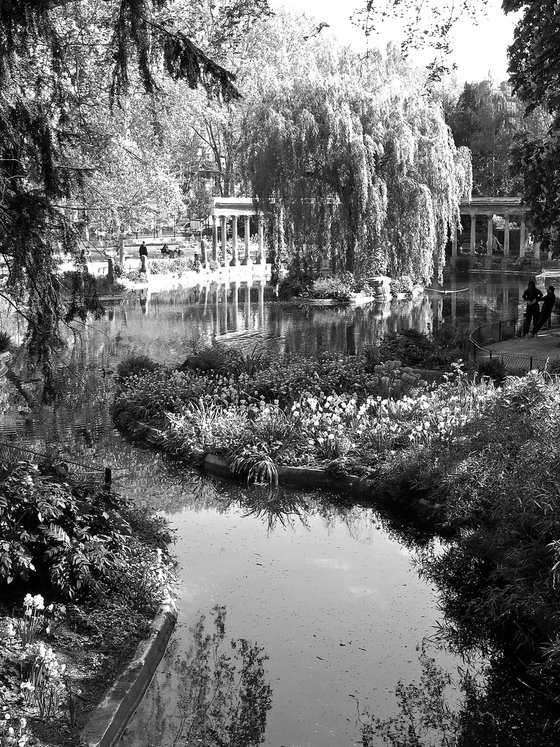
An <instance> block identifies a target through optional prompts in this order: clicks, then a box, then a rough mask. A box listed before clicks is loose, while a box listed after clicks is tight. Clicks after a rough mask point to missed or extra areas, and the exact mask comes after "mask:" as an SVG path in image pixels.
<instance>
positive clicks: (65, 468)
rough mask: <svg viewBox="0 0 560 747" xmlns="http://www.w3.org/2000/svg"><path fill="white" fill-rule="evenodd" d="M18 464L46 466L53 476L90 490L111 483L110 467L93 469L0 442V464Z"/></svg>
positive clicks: (23, 447) (64, 458)
mask: <svg viewBox="0 0 560 747" xmlns="http://www.w3.org/2000/svg"><path fill="white" fill-rule="evenodd" d="M18 462H32V463H34V464H46V465H47V464H48V465H49V467H50V468H51V470H52V472H53V474H57V475H58V476H59V477H61V478H64V479H66V478H67V479H69V480H71V481H72V482H73V483H74V484H78V485H83V486H84V487H90V488H101V487H104V486H105V487H108V486H109V485H110V484H111V481H112V469H111V467H93V466H91V465H89V464H82V463H80V462H75V461H72V460H70V459H67V458H66V457H65V456H60V455H55V454H52V453H50V454H49V453H45V452H41V451H37V450H35V449H30V448H27V447H25V446H21V445H18V444H12V443H6V442H5V441H0V463H3V464H4V465H7V466H13V465H15V464H17V463H18Z"/></svg>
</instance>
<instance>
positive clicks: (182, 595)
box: [0, 277, 526, 747]
mask: <svg viewBox="0 0 560 747" xmlns="http://www.w3.org/2000/svg"><path fill="white" fill-rule="evenodd" d="M525 285H526V281H525V280H524V279H522V278H512V277H507V278H505V277H501V278H495V279H488V280H484V281H481V280H480V279H479V280H477V279H475V280H472V279H471V280H468V279H467V280H456V281H454V282H453V283H451V284H450V285H449V286H448V289H449V290H458V291H459V292H456V293H450V294H437V293H427V294H425V295H424V296H422V297H420V298H418V299H415V300H413V301H400V302H396V303H392V304H384V305H381V304H372V305H370V306H368V307H364V308H359V309H353V310H352V309H344V308H338V309H337V308H297V307H295V306H287V305H282V304H278V303H277V302H276V301H275V299H274V298H273V296H272V293H271V291H270V289H268V288H266V287H264V286H262V285H257V286H253V287H252V288H247V287H246V286H243V285H232V286H221V287H219V286H208V287H204V288H203V287H199V288H196V289H189V290H180V291H175V292H169V293H160V294H157V295H155V294H154V295H152V296H151V297H147V296H146V295H145V294H137V295H136V296H133V297H132V298H131V299H129V300H128V301H126V302H125V303H123V304H122V305H121V306H117V307H114V308H112V309H110V310H109V312H108V314H107V315H106V317H105V318H104V320H102V321H101V322H98V323H95V324H93V325H90V326H88V327H87V328H86V329H85V330H84V336H83V344H82V345H78V344H77V343H76V345H75V346H74V348H73V349H72V355H71V356H70V358H69V366H70V368H61V371H60V391H61V397H60V400H59V401H58V402H57V403H56V405H55V406H54V407H50V408H43V409H40V410H37V411H31V412H24V411H20V412H17V413H12V414H10V415H6V417H5V418H4V420H3V422H2V424H1V427H0V439H1V445H0V448H1V449H4V450H8V449H9V447H8V446H7V445H6V444H12V445H13V444H19V446H23V447H26V448H31V449H34V450H36V451H39V452H41V451H44V450H46V449H47V448H48V449H49V450H51V451H52V450H56V451H58V452H60V453H61V454H63V455H65V456H66V457H68V458H71V459H73V460H74V461H77V462H81V463H83V464H88V465H94V466H96V467H99V468H101V467H103V466H105V465H110V466H112V467H113V470H114V475H115V484H116V488H117V489H119V490H120V491H121V492H123V493H125V494H127V495H129V496H131V497H132V498H134V500H136V501H138V502H139V503H143V504H147V505H150V506H152V507H153V508H155V509H158V510H161V511H163V512H165V513H166V514H167V515H168V516H169V518H170V521H171V523H172V525H173V526H174V527H175V528H176V530H177V544H176V548H175V551H176V554H177V557H178V560H179V563H180V569H181V570H180V578H179V589H178V594H179V599H178V604H179V607H180V610H181V612H180V618H179V624H178V627H177V631H176V634H175V638H174V642H173V645H172V647H171V649H170V653H169V655H168V656H167V657H166V659H164V663H163V666H162V669H161V671H160V672H159V674H158V676H157V677H156V680H155V682H154V684H153V686H152V688H151V691H150V695H149V696H148V697H147V698H146V699H145V701H144V703H143V704H142V706H141V707H140V709H139V710H138V713H137V716H136V717H135V719H134V721H133V722H132V723H131V725H130V727H129V729H128V730H127V734H126V736H125V737H124V738H123V742H122V744H123V747H127V746H128V747H149V745H154V747H155V745H168V744H172V743H173V739H174V735H176V733H177V716H178V709H177V701H176V696H177V693H176V692H175V685H174V683H176V679H174V676H173V674H172V671H173V661H174V660H175V659H176V657H179V658H180V656H181V652H184V651H185V650H186V649H188V647H189V645H190V643H191V640H192V636H191V633H190V630H189V628H190V626H191V625H192V624H193V623H194V622H195V621H196V620H197V618H198V617H199V615H200V614H206V615H208V613H209V611H210V610H211V608H212V607H213V606H214V605H215V604H219V605H225V607H226V626H227V638H228V639H229V638H247V639H249V640H251V641H256V642H257V643H258V644H259V645H260V646H262V647H263V649H264V650H265V652H266V654H267V655H268V657H269V659H268V662H267V670H268V677H269V679H270V682H271V685H272V690H273V693H272V698H273V705H272V710H271V711H270V714H269V717H268V722H267V730H266V741H265V744H266V745H268V746H269V747H282V746H284V747H307V746H310V747H311V746H312V747H342V746H343V745H352V744H355V743H359V730H358V726H357V723H356V721H357V713H358V711H359V710H361V709H363V708H365V707H369V708H371V709H372V710H373V711H374V712H375V713H376V715H378V716H381V717H385V716H389V715H391V713H392V712H393V711H394V708H395V698H394V695H393V689H394V686H395V685H396V683H397V681H398V680H399V679H402V680H404V681H406V682H408V681H411V680H414V679H417V678H418V676H419V664H418V660H417V654H416V650H415V649H416V646H417V645H419V644H420V643H421V641H422V639H423V638H425V637H426V636H430V635H431V634H432V633H433V632H434V627H435V624H436V621H437V619H438V609H437V598H436V596H435V593H434V591H433V590H432V589H430V588H429V587H428V586H427V585H426V584H425V583H424V581H422V580H421V579H420V578H419V577H418V575H417V574H416V572H415V570H414V566H413V563H412V560H411V552H410V551H409V549H407V544H408V543H407V541H406V534H403V533H402V532H401V531H400V530H398V529H397V530H394V528H392V527H391V525H390V522H389V523H388V522H387V521H386V520H383V519H382V517H381V516H380V515H379V514H378V513H377V512H376V511H374V510H373V509H372V508H370V507H364V506H360V505H357V504H355V503H354V502H353V501H352V499H351V498H350V499H349V500H346V501H345V502H342V501H341V499H340V498H338V497H336V496H330V495H327V494H317V493H315V494H311V493H309V494H306V493H301V492H296V491H288V490H282V491H280V493H279V494H278V496H276V500H277V501H280V502H281V503H282V509H283V510H281V511H279V512H278V513H275V514H273V515H271V512H270V511H268V512H267V511H266V510H260V511H251V510H250V508H248V507H250V506H252V505H254V501H253V502H252V499H251V496H248V494H247V491H246V490H244V489H243V488H241V487H238V486H231V485H226V484H223V483H220V482H217V481H215V480H213V479H211V478H207V477H203V476H201V475H199V474H198V473H196V472H194V471H193V470H190V469H188V468H184V467H179V466H177V465H174V464H171V463H169V462H168V461H167V460H166V459H164V458H163V457H161V456H160V455H159V454H157V453H153V452H151V451H148V450H146V449H140V448H138V447H136V446H133V445H131V444H130V443H128V442H127V441H125V440H124V439H123V438H121V436H120V435H119V434H118V433H117V432H116V431H115V430H114V429H113V427H112V423H111V420H110V417H109V414H108V404H109V401H110V397H111V372H112V371H114V370H115V367H116V366H117V365H118V362H119V361H120V360H122V359H124V358H125V357H126V356H127V355H129V354H130V353H133V352H135V353H143V354H147V355H149V356H151V357H153V358H154V359H156V360H159V361H161V362H164V363H169V364H171V363H175V362H178V361H181V360H183V359H184V357H185V356H186V355H188V353H189V350H190V349H191V348H192V345H193V343H196V344H200V343H202V342H209V341H211V340H212V339H216V340H219V341H224V342H227V343H228V344H235V345H239V346H243V347H245V348H246V349H250V348H252V347H254V346H255V345H263V344H264V345H266V346H267V347H268V348H269V349H270V350H272V351H273V352H276V353H278V354H280V353H306V354H314V353H318V352H321V351H325V350H328V351H331V352H335V351H340V352H345V353H354V352H356V351H357V350H359V349H360V348H361V347H362V346H363V345H364V344H367V343H368V342H370V341H371V340H372V339H374V338H375V337H376V336H378V335H382V334H385V333H387V332H391V331H396V330H398V329H403V328H410V327H414V328H416V329H419V330H421V331H428V330H430V329H433V328H434V327H437V326H439V325H441V324H443V323H455V324H472V325H474V324H479V323H485V322H487V321H494V320H496V319H498V318H500V317H502V318H512V317H515V316H517V312H518V306H519V299H520V296H521V293H522V291H523V289H524V287H525ZM22 454H24V452H22ZM265 498H266V496H265ZM259 500H260V499H259ZM262 503H263V501H261V504H262ZM264 504H265V505H266V500H264ZM437 657H438V660H439V661H440V662H442V663H444V664H445V665H447V666H449V667H452V666H453V661H452V660H451V658H450V657H449V656H448V655H446V654H444V653H439V654H437ZM161 705H163V707H160V706H161ZM156 711H157V714H156ZM156 715H157V718H156ZM150 725H151V727H150ZM150 728H152V731H153V733H150ZM178 743H179V744H180V742H178Z"/></svg>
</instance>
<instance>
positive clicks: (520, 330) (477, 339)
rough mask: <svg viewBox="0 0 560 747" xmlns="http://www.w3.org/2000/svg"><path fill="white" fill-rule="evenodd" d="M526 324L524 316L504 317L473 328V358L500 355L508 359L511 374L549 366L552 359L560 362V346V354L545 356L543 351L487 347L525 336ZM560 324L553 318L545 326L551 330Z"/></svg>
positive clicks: (469, 342)
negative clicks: (516, 350)
mask: <svg viewBox="0 0 560 747" xmlns="http://www.w3.org/2000/svg"><path fill="white" fill-rule="evenodd" d="M524 324H525V319H524V317H523V316H521V317H517V318H516V319H507V320H506V319H500V320H498V321H496V322H491V323H490V324H484V325H482V324H481V325H479V326H478V327H476V328H475V329H473V330H471V332H470V333H469V338H468V346H469V356H470V358H471V359H472V360H474V361H475V362H479V361H481V360H493V359H494V358H496V359H499V360H501V361H503V362H504V363H505V365H506V368H507V370H508V373H510V374H524V373H527V372H528V371H532V370H534V369H537V370H539V371H544V370H548V369H550V365H551V362H552V361H558V362H559V364H560V350H559V351H558V355H549V356H547V357H542V355H541V356H539V355H531V354H527V353H510V352H503V351H496V350H491V349H489V348H488V347H486V346H487V345H493V344H495V343H497V342H505V341H507V340H514V339H516V338H521V337H523V336H524ZM557 326H558V325H552V322H551V320H550V319H549V320H548V322H547V324H546V326H545V328H544V329H546V330H550V329H553V328H556V327H557Z"/></svg>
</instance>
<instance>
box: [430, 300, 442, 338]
mask: <svg viewBox="0 0 560 747" xmlns="http://www.w3.org/2000/svg"><path fill="white" fill-rule="evenodd" d="M441 313H442V302H441V297H440V295H439V293H432V331H435V330H436V329H439V327H440V324H441Z"/></svg>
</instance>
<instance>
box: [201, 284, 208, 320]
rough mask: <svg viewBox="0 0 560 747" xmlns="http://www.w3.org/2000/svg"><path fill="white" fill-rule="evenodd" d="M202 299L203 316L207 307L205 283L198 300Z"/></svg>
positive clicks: (206, 287)
mask: <svg viewBox="0 0 560 747" xmlns="http://www.w3.org/2000/svg"><path fill="white" fill-rule="evenodd" d="M202 299H204V301H203V308H204V311H203V316H206V309H207V307H208V286H207V285H205V286H204V288H203V289H202V291H201V295H200V300H201V301H202Z"/></svg>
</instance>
